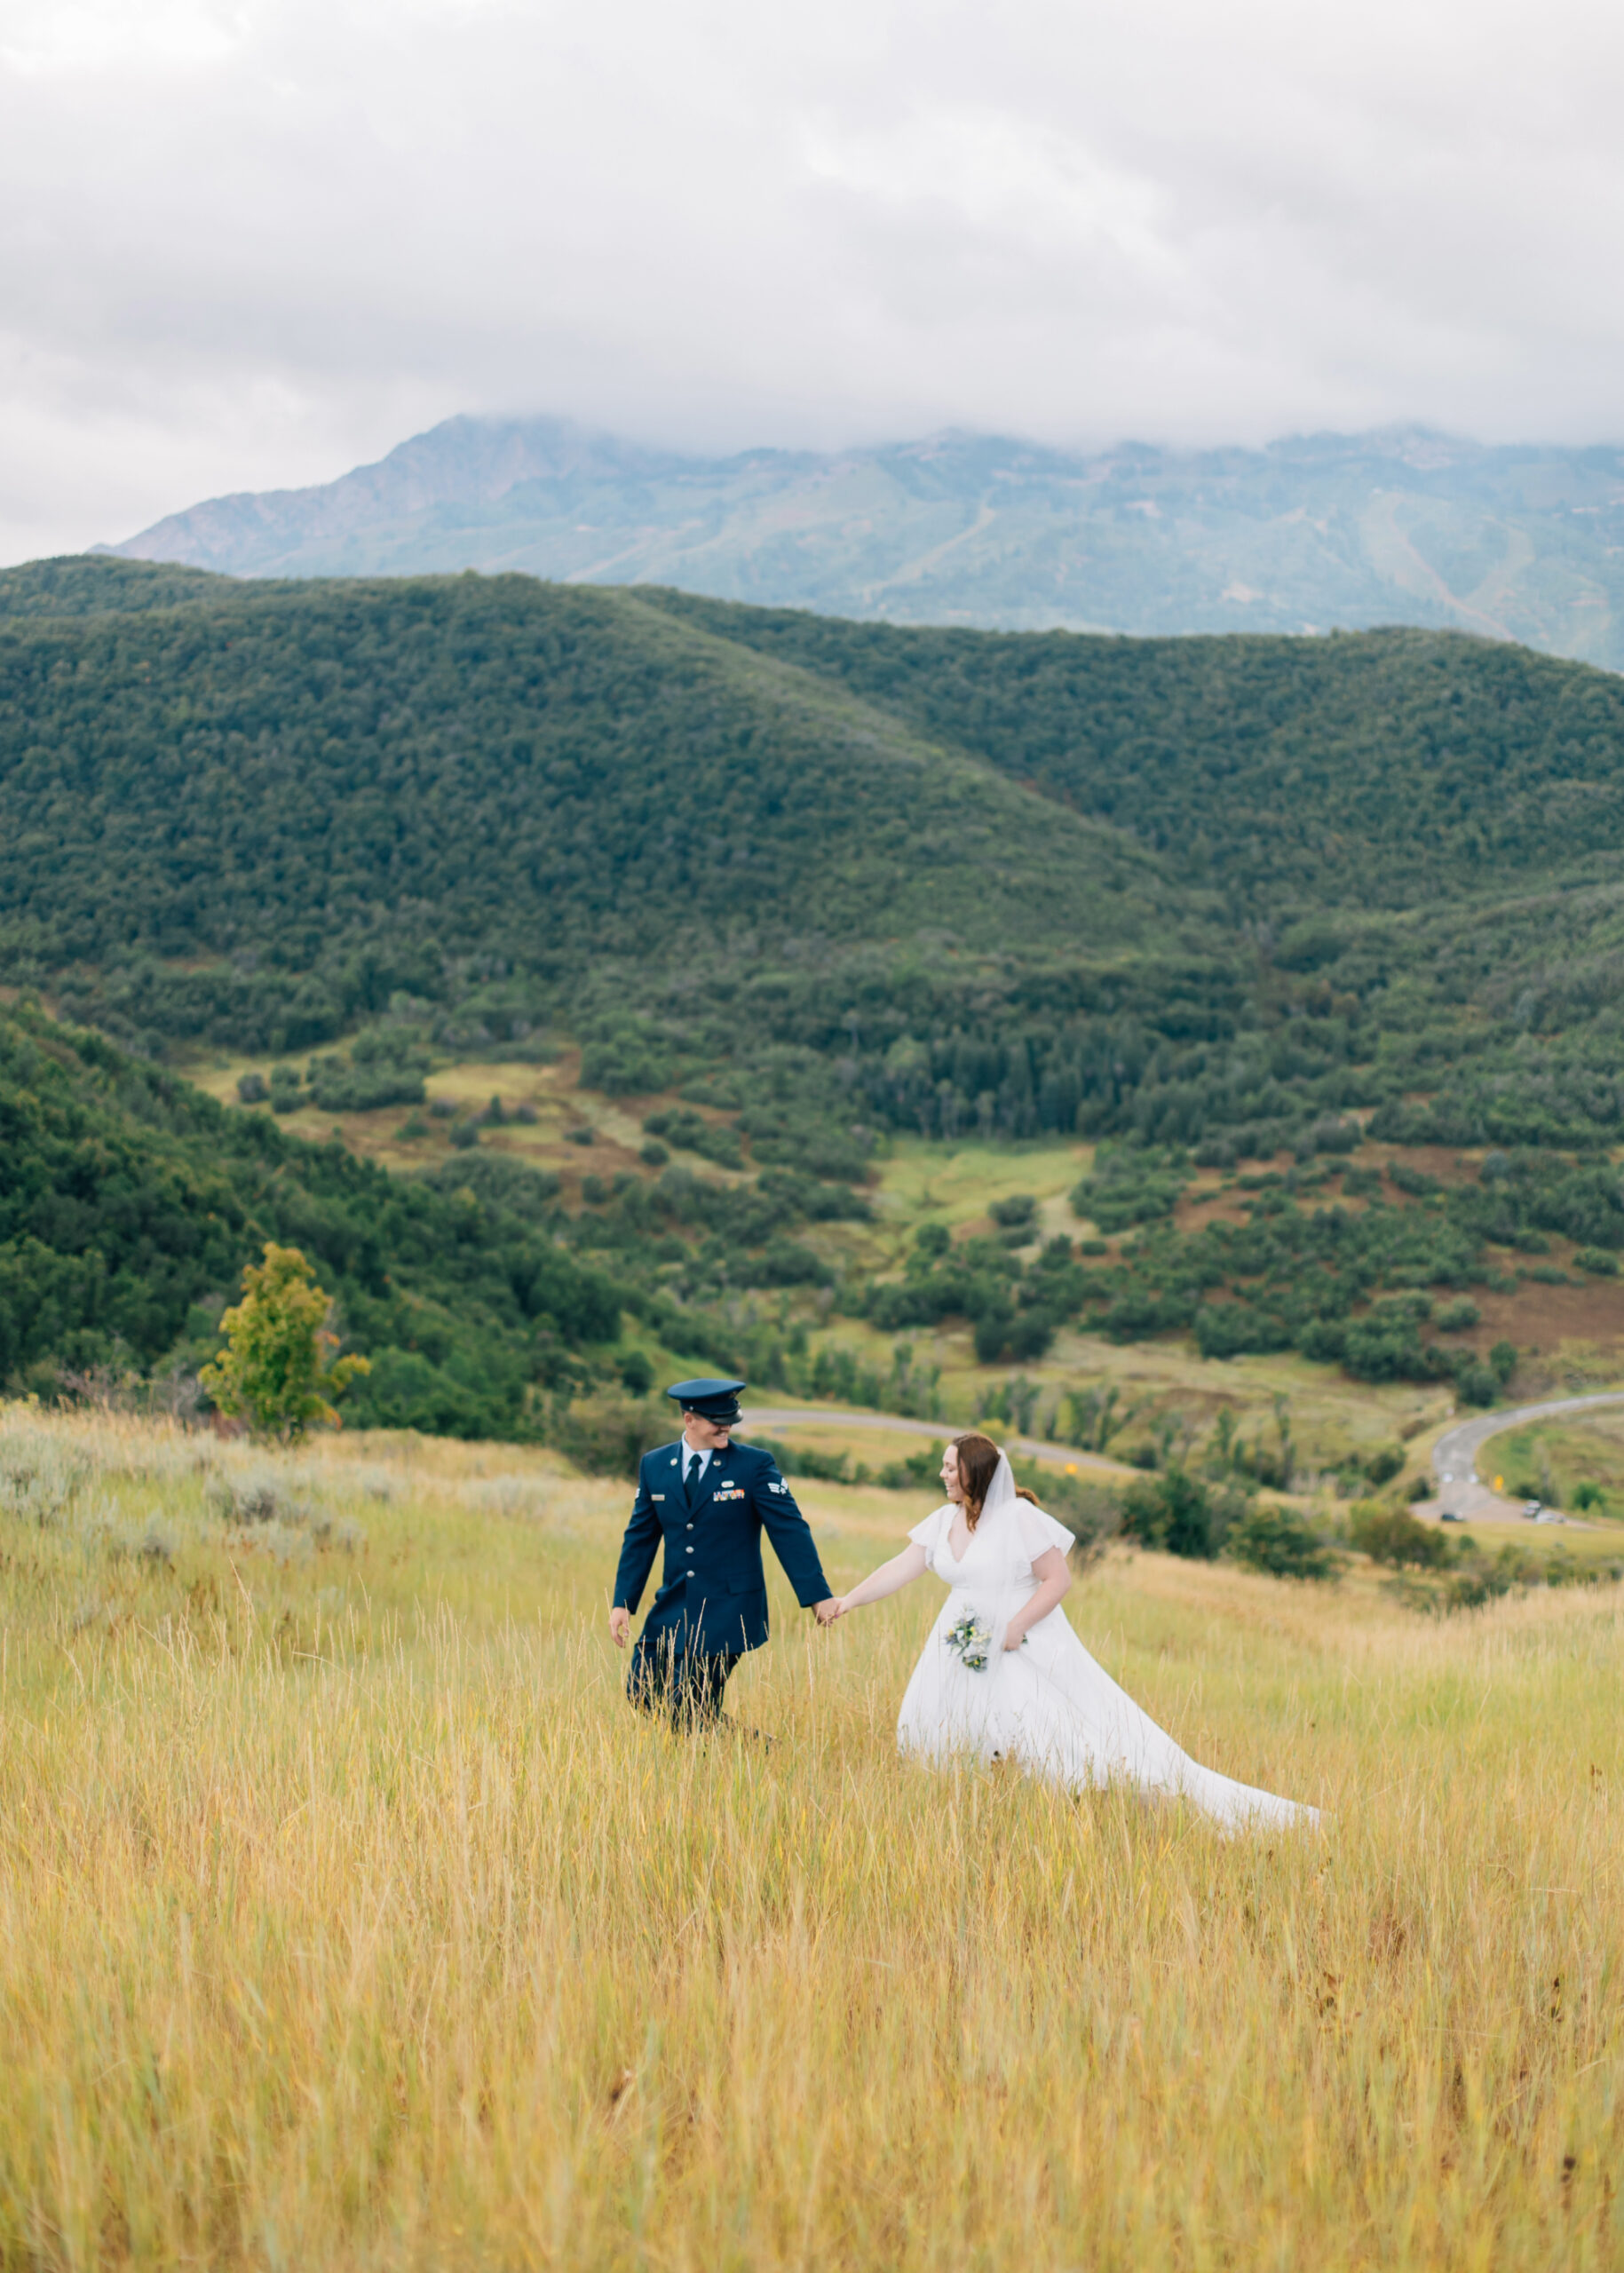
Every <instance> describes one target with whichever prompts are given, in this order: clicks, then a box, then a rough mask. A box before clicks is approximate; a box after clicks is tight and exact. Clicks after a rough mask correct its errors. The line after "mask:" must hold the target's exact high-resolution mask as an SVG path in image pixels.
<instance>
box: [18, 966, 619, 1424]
mask: <svg viewBox="0 0 1624 2273" xmlns="http://www.w3.org/2000/svg"><path fill="white" fill-rule="evenodd" d="M266 1239H276V1240H279V1241H281V1242H284V1243H293V1244H297V1245H298V1246H299V1247H303V1248H304V1250H305V1253H306V1254H307V1255H309V1256H310V1258H311V1259H312V1261H313V1262H314V1263H315V1264H316V1265H317V1267H318V1269H319V1271H320V1272H321V1276H322V1279H323V1280H324V1282H325V1283H326V1285H327V1286H328V1287H329V1290H331V1291H332V1292H334V1293H335V1294H336V1295H337V1298H338V1302H339V1310H340V1319H341V1323H342V1325H343V1327H344V1329H345V1334H346V1337H349V1338H353V1340H354V1341H356V1342H358V1343H359V1344H360V1347H361V1348H363V1349H364V1350H367V1351H368V1353H369V1355H370V1357H371V1358H372V1372H371V1374H370V1375H369V1376H368V1378H367V1379H365V1380H364V1381H361V1382H357V1383H356V1384H355V1385H354V1386H353V1390H352V1392H351V1398H350V1401H349V1408H348V1409H349V1410H350V1411H351V1412H352V1414H353V1416H354V1417H355V1418H357V1419H359V1420H360V1421H361V1422H375V1423H380V1424H383V1425H391V1424H396V1425H398V1424H402V1423H410V1424H412V1425H415V1426H417V1427H420V1428H432V1429H436V1430H440V1431H441V1432H442V1433H447V1434H452V1435H484V1436H489V1435H496V1436H501V1435H507V1434H511V1433H512V1432H513V1431H514V1430H516V1429H519V1428H521V1427H522V1426H523V1425H524V1421H525V1415H526V1410H527V1392H528V1390H529V1389H530V1387H531V1385H532V1384H533V1383H535V1382H536V1381H538V1380H540V1381H543V1382H545V1381H546V1380H548V1379H549V1378H550V1377H551V1378H552V1379H555V1380H556V1379H558V1377H559V1374H560V1372H561V1371H563V1372H567V1355H568V1352H569V1350H571V1349H572V1348H573V1347H575V1346H578V1345H579V1344H580V1343H582V1342H583V1341H588V1342H591V1341H612V1340H614V1337H615V1336H616V1334H618V1333H619V1330H620V1296H619V1294H618V1291H617V1290H616V1289H615V1288H614V1287H612V1286H611V1285H610V1284H609V1283H608V1282H607V1281H606V1279H603V1278H602V1277H601V1276H599V1275H598V1274H597V1273H596V1272H594V1271H590V1270H586V1269H583V1268H582V1266H581V1265H580V1264H579V1263H576V1262H575V1260H574V1258H573V1257H572V1256H571V1255H568V1254H566V1252H565V1250H564V1249H563V1248H561V1247H559V1246H558V1244H557V1243H556V1241H555V1240H554V1239H551V1237H549V1236H548V1235H547V1234H546V1232H544V1231H543V1230H542V1229H541V1228H540V1227H538V1226H537V1225H536V1224H534V1223H531V1222H526V1221H524V1220H521V1219H520V1218H519V1217H517V1216H514V1215H512V1214H511V1213H510V1212H508V1211H507V1210H505V1209H504V1208H502V1207H501V1206H500V1205H499V1204H496V1203H495V1202H494V1201H493V1200H492V1199H491V1198H490V1197H489V1196H487V1198H485V1199H483V1200H476V1199H475V1197H474V1195H473V1193H472V1192H470V1191H459V1192H451V1193H447V1192H441V1191H440V1190H438V1189H437V1188H436V1187H435V1186H434V1185H433V1184H429V1183H425V1182H413V1183H411V1184H404V1183H400V1182H398V1181H396V1180H395V1179H393V1178H392V1177H390V1176H386V1175H385V1174H384V1172H383V1171H382V1170H381V1169H379V1168H373V1167H370V1166H368V1164H367V1163H365V1162H363V1161H360V1160H356V1159H354V1158H353V1156H352V1155H351V1154H350V1153H349V1152H345V1149H344V1148H343V1146H342V1145H337V1144H326V1145H311V1144H302V1143H300V1142H299V1141H298V1140H297V1138H294V1137H287V1136H284V1135H283V1133H282V1131H281V1129H279V1128H278V1127H277V1126H276V1124H275V1123H274V1122H273V1121H271V1120H269V1119H268V1118H267V1117H266V1116H265V1115H264V1114H262V1113H230V1112H227V1111H226V1108H225V1107H223V1106H221V1105H216V1104H214V1102H213V1101H212V1100H211V1099H210V1098H208V1097H203V1096H202V1095H201V1094H200V1093H199V1092H198V1091H197V1090H196V1089H192V1088H191V1087H190V1086H189V1085H188V1084H187V1083H186V1082H185V1081H177V1080H175V1079H173V1078H172V1077H170V1076H169V1075H167V1074H165V1073H161V1072H158V1071H156V1070H155V1069H154V1068H152V1067H150V1066H144V1065H138V1064H136V1063H134V1062H132V1061H131V1059H130V1058H128V1057H124V1056H123V1053H122V1052H120V1051H118V1050H116V1049H113V1048H111V1047H110V1046H109V1045H108V1044H107V1042H106V1041H104V1040H103V1039H102V1038H101V1037H100V1036H99V1035H97V1034H84V1033H76V1032H75V1031H74V1030H73V1029H72V1028H70V1027H65V1026H59V1025H58V1024H56V1023H55V1022H54V1021H53V1020H51V1019H49V1018H44V1017H42V1016H41V1015H40V1014H39V1013H38V1012H37V1011H34V1010H27V1009H24V1010H20V1011H0V1382H4V1381H5V1380H7V1379H8V1378H9V1379H12V1380H16V1379H18V1378H21V1379H22V1380H24V1381H26V1380H28V1376H29V1372H30V1369H31V1368H32V1367H33V1366H36V1365H41V1364H44V1362H45V1361H49V1363H48V1365H46V1366H45V1370H46V1372H47V1373H48V1374H54V1372H55V1368H56V1366H57V1365H58V1364H60V1363H65V1364H67V1365H68V1366H73V1367H79V1368H83V1369H91V1368H94V1367H96V1366H104V1365H106V1364H107V1363H108V1362H109V1360H112V1361H115V1362H122V1363H125V1364H129V1363H133V1364H134V1365H136V1366H154V1364H156V1362H157V1361H158V1360H159V1359H161V1358H165V1357H175V1356H177V1355H178V1356H181V1357H186V1356H190V1357H191V1358H193V1359H194V1361H195V1359H196V1358H198V1357H200V1356H202V1355H204V1354H207V1353H208V1351H209V1350H210V1349H211V1348H212V1346H213V1339H214V1329H215V1321H216V1319H218V1315H219V1310H220V1303H221V1298H222V1296H223V1295H226V1294H228V1293H230V1292H232V1291H234V1289H235V1287H236V1285H237V1281H238V1279H239V1276H240V1274H241V1271H242V1266H243V1264H244V1263H247V1262H253V1261H257V1259H258V1255H259V1251H260V1248H261V1246H262V1245H263V1243H264V1241H265V1240H266Z"/></svg>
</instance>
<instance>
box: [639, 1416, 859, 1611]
mask: <svg viewBox="0 0 1624 2273" xmlns="http://www.w3.org/2000/svg"><path fill="white" fill-rule="evenodd" d="M688 1450H689V1448H688V1445H686V1443H685V1441H683V1440H682V1439H680V1438H679V1439H678V1441H677V1443H676V1444H674V1445H661V1447H660V1449H659V1451H658V1452H653V1453H644V1455H643V1459H642V1462H641V1464H640V1466H639V1468H638V1496H637V1498H636V1500H635V1501H633V1502H632V1509H631V1520H630V1523H629V1524H628V1525H627V1526H626V1536H625V1539H624V1540H623V1541H622V1546H621V1564H620V1569H619V1570H618V1571H617V1572H615V1577H614V1604H615V1607H616V1608H617V1609H621V1608H624V1609H627V1610H630V1611H631V1612H634V1613H635V1612H636V1610H637V1607H638V1603H639V1602H640V1601H641V1599H642V1596H643V1588H644V1587H645V1586H646V1584H647V1581H648V1574H649V1572H650V1571H651V1570H652V1569H653V1568H654V1550H655V1549H656V1548H657V1547H658V1546H659V1544H660V1541H661V1537H663V1538H664V1540H665V1583H664V1585H663V1586H662V1587H661V1589H660V1591H659V1593H658V1594H657V1595H656V1596H654V1602H653V1604H652V1605H651V1606H650V1609H649V1613H648V1620H647V1623H646V1625H645V1627H644V1628H643V1638H644V1640H645V1641H646V1640H647V1639H648V1638H649V1636H650V1635H658V1634H661V1633H669V1634H670V1635H671V1636H672V1639H673V1641H674V1642H678V1643H679V1642H680V1638H681V1634H682V1629H683V1628H684V1627H686V1628H687V1638H688V1645H689V1646H690V1647H697V1648H700V1649H702V1650H711V1651H724V1650H738V1651H745V1650H758V1649H760V1647H761V1645H762V1643H764V1641H765V1640H766V1638H767V1581H766V1575H765V1573H764V1571H763V1569H762V1565H761V1534H762V1532H763V1531H765V1532H766V1533H767V1536H768V1537H769V1538H770V1539H771V1540H772V1546H773V1551H774V1552H775V1553H776V1555H777V1556H778V1559H779V1561H780V1563H781V1564H783V1566H784V1574H785V1576H786V1577H787V1578H788V1580H789V1583H790V1585H791V1586H792V1587H793V1588H795V1596H796V1601H797V1602H798V1603H799V1604H800V1605H801V1607H802V1609H803V1610H810V1609H811V1608H812V1606H813V1604H816V1603H820V1602H825V1601H827V1600H828V1596H829V1594H830V1592H831V1589H830V1587H829V1583H828V1580H827V1579H826V1578H825V1577H824V1575H823V1565H822V1564H820V1562H819V1560H818V1550H817V1548H816V1547H815V1546H814V1545H813V1544H812V1532H810V1531H809V1530H808V1528H807V1524H806V1518H805V1517H804V1515H803V1514H802V1513H801V1510H800V1509H799V1508H797V1507H796V1503H795V1500H794V1498H793V1496H792V1494H791V1493H790V1490H789V1486H788V1485H787V1484H786V1483H785V1481H784V1479H783V1477H781V1476H780V1474H779V1472H778V1462H777V1461H775V1460H774V1459H773V1458H772V1455H771V1453H764V1452H757V1451H756V1450H755V1449H754V1447H753V1446H751V1445H727V1446H725V1448H724V1449H722V1450H720V1451H717V1452H713V1453H711V1455H710V1461H709V1466H708V1467H707V1468H706V1469H705V1473H704V1475H703V1476H702V1477H701V1478H700V1484H699V1490H698V1492H697V1493H696V1494H695V1496H694V1502H693V1507H692V1508H690V1507H689V1505H688V1502H687V1499H686V1496H685V1493H684V1491H683V1474H684V1470H685V1466H686V1463H687V1460H688Z"/></svg>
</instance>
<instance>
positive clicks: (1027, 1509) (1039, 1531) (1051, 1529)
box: [1015, 1500, 1076, 1563]
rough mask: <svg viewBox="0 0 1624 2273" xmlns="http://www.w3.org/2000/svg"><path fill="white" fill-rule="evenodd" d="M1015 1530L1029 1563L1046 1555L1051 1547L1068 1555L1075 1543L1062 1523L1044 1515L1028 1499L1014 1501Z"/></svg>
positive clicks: (1040, 1509)
mask: <svg viewBox="0 0 1624 2273" xmlns="http://www.w3.org/2000/svg"><path fill="white" fill-rule="evenodd" d="M1015 1530H1016V1536H1017V1537H1018V1539H1019V1540H1020V1543H1021V1549H1022V1552H1023V1553H1024V1554H1025V1556H1026V1560H1027V1561H1028V1562H1029V1563H1035V1562H1036V1561H1037V1559H1038V1556H1040V1555H1046V1554H1047V1553H1048V1552H1049V1550H1050V1548H1051V1547H1058V1548H1059V1550H1060V1552H1061V1554H1062V1555H1069V1554H1070V1553H1071V1551H1072V1548H1073V1547H1074V1546H1075V1545H1076V1541H1075V1540H1074V1539H1073V1536H1072V1534H1071V1532H1069V1531H1067V1529H1066V1525H1064V1524H1058V1523H1057V1522H1056V1521H1055V1519H1054V1517H1052V1516H1046V1515H1045V1514H1044V1513H1043V1510H1042V1508H1034V1506H1033V1504H1032V1502H1031V1501H1030V1500H1017V1501H1016V1502H1015Z"/></svg>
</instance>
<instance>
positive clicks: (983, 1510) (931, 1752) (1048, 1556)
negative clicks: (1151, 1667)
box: [835, 1435, 1319, 1830]
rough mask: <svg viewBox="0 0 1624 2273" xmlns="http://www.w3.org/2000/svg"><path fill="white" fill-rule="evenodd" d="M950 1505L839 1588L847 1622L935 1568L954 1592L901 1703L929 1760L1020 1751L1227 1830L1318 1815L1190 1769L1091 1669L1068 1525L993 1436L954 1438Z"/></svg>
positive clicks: (1058, 1774) (902, 1732) (948, 1470)
mask: <svg viewBox="0 0 1624 2273" xmlns="http://www.w3.org/2000/svg"><path fill="white" fill-rule="evenodd" d="M942 1483H943V1485H944V1486H945V1487H946V1489H947V1506H946V1507H943V1508H939V1509H937V1511H936V1513H935V1514H934V1515H933V1516H927V1517H925V1519H924V1521H923V1523H922V1524H915V1526H914V1528H913V1530H912V1531H911V1532H909V1533H908V1539H909V1541H910V1544H909V1545H908V1546H907V1547H905V1548H903V1550H902V1552H901V1554H900V1555H898V1556H893V1557H892V1558H891V1561H890V1562H889V1563H883V1564H881V1565H880V1567H879V1569H878V1570H877V1571H874V1572H870V1574H869V1575H868V1577H867V1578H866V1579H865V1580H863V1581H862V1583H861V1585H860V1586H856V1587H853V1588H852V1591H851V1593H850V1594H848V1595H843V1596H839V1597H838V1599H837V1601H836V1611H835V1614H836V1617H840V1618H844V1617H846V1616H848V1615H849V1614H850V1612H852V1611H854V1610H858V1609H860V1608H861V1607H862V1605H863V1604H865V1603H871V1602H881V1601H883V1599H884V1597H885V1596H887V1595H894V1594H895V1593H896V1592H897V1590H898V1588H900V1587H906V1586H907V1585H909V1584H910V1583H911V1582H912V1580H915V1579H917V1578H918V1577H920V1576H921V1574H922V1573H923V1572H925V1571H934V1572H935V1573H936V1575H937V1577H938V1578H939V1579H941V1580H945V1581H946V1583H947V1588H948V1589H949V1592H948V1596H947V1602H946V1603H945V1604H943V1606H942V1612H941V1615H940V1617H939V1619H938V1620H937V1621H936V1624H935V1626H934V1627H933V1628H932V1629H931V1638H930V1640H929V1641H928V1642H927V1643H925V1646H924V1655H923V1657H922V1658H921V1659H920V1660H919V1663H918V1664H917V1665H916V1666H915V1668H914V1677H913V1679H912V1680H911V1681H910V1682H909V1683H908V1685H907V1694H906V1695H905V1696H904V1698H903V1699H902V1712H901V1715H900V1717H899V1720H898V1723H897V1741H898V1743H899V1745H900V1746H901V1747H902V1749H903V1751H904V1752H910V1753H915V1754H919V1755H920V1756H921V1757H922V1758H924V1759H927V1760H942V1759H947V1758H950V1757H952V1756H953V1755H955V1754H960V1755H963V1754H974V1755H978V1756H979V1757H980V1758H981V1759H983V1760H998V1759H1003V1758H1010V1759H1015V1760H1018V1761H1020V1762H1022V1763H1023V1764H1024V1765H1025V1766H1026V1767H1028V1768H1031V1769H1034V1770H1036V1772H1037V1773H1038V1774H1039V1775H1041V1776H1044V1777H1047V1778H1049V1779H1050V1781H1052V1782H1054V1783H1058V1784H1063V1785H1066V1786H1069V1787H1070V1788H1072V1789H1073V1790H1075V1789H1077V1788H1079V1787H1081V1786H1085V1785H1103V1784H1105V1783H1107V1782H1108V1781H1110V1779H1111V1778H1113V1777H1118V1776H1120V1777H1122V1778H1126V1780H1127V1781H1129V1783H1132V1784H1136V1785H1137V1786H1140V1787H1141V1788H1142V1789H1143V1790H1145V1791H1148V1792H1155V1793H1162V1794H1178V1795H1180V1796H1182V1797H1183V1798H1184V1799H1188V1800H1192V1801H1193V1802H1195V1804H1196V1805H1197V1806H1198V1807H1200V1808H1202V1809H1204V1810H1206V1812H1207V1813H1208V1815H1209V1816H1211V1817H1213V1818H1215V1820H1216V1822H1218V1823H1220V1824H1222V1825H1223V1826H1224V1827H1225V1828H1226V1829H1231V1830H1232V1829H1236V1828H1239V1827H1240V1826H1242V1825H1246V1824H1265V1825H1287V1824H1298V1823H1317V1822H1318V1821H1319V1811H1318V1810H1317V1809H1314V1808H1311V1807H1303V1806H1299V1805H1298V1804H1297V1803H1296V1802H1295V1801H1292V1800H1280V1799H1276V1798H1275V1797H1274V1795H1273V1794H1272V1793H1270V1792H1259V1791H1255V1790H1254V1789H1253V1788H1252V1786H1250V1785H1249V1784H1236V1783H1232V1781H1231V1780H1230V1778H1228V1777H1227V1776H1220V1775H1218V1774H1216V1772H1215V1770H1212V1769H1210V1768H1200V1767H1198V1766H1197V1764H1196V1762H1194V1761H1193V1760H1192V1759H1191V1758H1190V1757H1189V1755H1188V1754H1186V1753H1183V1752H1181V1751H1180V1750H1179V1748H1178V1746H1176V1744H1175V1743H1174V1741H1173V1739H1172V1738H1171V1737H1169V1736H1167V1735H1164V1733H1163V1732H1162V1730H1161V1729H1159V1728H1158V1727H1157V1726H1156V1724H1155V1723H1154V1722H1153V1720H1152V1719H1151V1718H1150V1716H1149V1715H1148V1714H1145V1713H1142V1712H1141V1711H1140V1710H1139V1707H1137V1705H1136V1704H1135V1703H1134V1701H1133V1699H1131V1698H1130V1697H1129V1696H1128V1695H1127V1694H1126V1693H1125V1692H1124V1691H1121V1690H1120V1689H1119V1688H1118V1687H1117V1685H1116V1683H1115V1682H1113V1680H1112V1678H1111V1676H1110V1675H1109V1674H1107V1673H1105V1671H1104V1670H1103V1669H1102V1668H1101V1667H1098V1666H1097V1665H1096V1664H1095V1662H1094V1660H1093V1659H1092V1658H1091V1657H1090V1656H1089V1653H1088V1651H1086V1650H1085V1649H1084V1648H1083V1646H1082V1643H1081V1642H1080V1641H1079V1640H1078V1639H1077V1636H1076V1635H1075V1634H1073V1631H1072V1629H1071V1627H1070V1626H1069V1625H1068V1624H1067V1622H1066V1613H1065V1612H1064V1611H1063V1610H1062V1609H1061V1608H1060V1601H1061V1597H1062V1596H1064V1595H1065V1593H1066V1590H1067V1588H1069V1587H1070V1585H1071V1583H1072V1574H1071V1572H1070V1569H1069V1568H1068V1566H1067V1564H1066V1550H1067V1549H1068V1548H1070V1546H1071V1544H1072V1535H1071V1533H1070V1532H1068V1531H1067V1530H1066V1528H1065V1527H1064V1525H1060V1524H1058V1523H1056V1522H1055V1520H1054V1518H1053V1517H1051V1516H1046V1515H1045V1514H1044V1513H1043V1511H1042V1509H1041V1508H1040V1507H1039V1506H1038V1504H1037V1501H1035V1500H1034V1498H1033V1496H1032V1494H1031V1493H1029V1492H1025V1491H1021V1490H1019V1489H1018V1487H1017V1485H1016V1482H1015V1478H1014V1477H1013V1475H1012V1474H1011V1473H1010V1463H1009V1461H1008V1459H1007V1458H1006V1457H1005V1455H1004V1454H1003V1453H1001V1452H1000V1451H999V1449H998V1447H997V1445H994V1443H993V1442H992V1440H991V1439H990V1437H982V1436H977V1435H970V1436H963V1437H955V1439H954V1441H953V1442H952V1444H950V1445H948V1447H947V1453H946V1455H945V1456H944V1458H943V1461H942Z"/></svg>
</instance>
